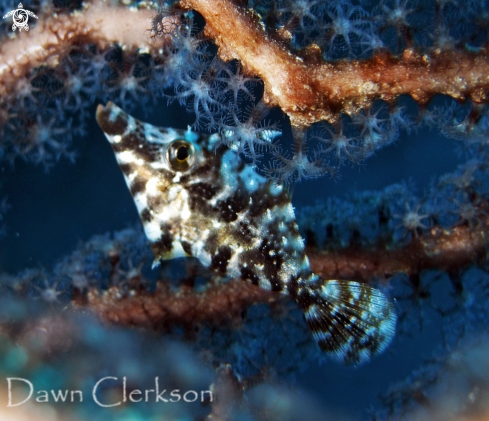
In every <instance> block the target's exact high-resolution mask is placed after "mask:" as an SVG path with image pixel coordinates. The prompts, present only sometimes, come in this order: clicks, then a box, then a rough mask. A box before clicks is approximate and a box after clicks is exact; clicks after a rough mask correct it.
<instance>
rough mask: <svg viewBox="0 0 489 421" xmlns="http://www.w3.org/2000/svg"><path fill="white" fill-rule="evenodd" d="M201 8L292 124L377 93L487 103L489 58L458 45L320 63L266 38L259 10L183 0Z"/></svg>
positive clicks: (327, 116) (212, 30)
mask: <svg viewBox="0 0 489 421" xmlns="http://www.w3.org/2000/svg"><path fill="white" fill-rule="evenodd" d="M183 5H184V6H186V7H189V8H193V9H195V10H197V11H198V12H199V13H201V14H202V15H203V16H204V18H205V20H206V34H207V35H208V36H209V37H211V38H212V39H213V40H214V41H215V42H216V44H217V45H218V47H219V55H220V57H221V58H222V59H223V60H229V59H238V60H240V62H241V63H242V65H243V67H244V69H245V70H246V72H248V73H250V74H252V75H255V76H259V77H260V78H261V79H263V82H264V84H265V94H264V99H265V101H266V102H267V103H268V104H269V105H270V106H279V107H280V108H281V109H282V111H284V112H285V113H286V114H287V115H288V116H289V118H290V120H291V123H292V124H293V125H294V126H296V127H303V126H309V125H311V124H313V123H315V122H317V121H321V120H327V121H329V122H330V123H332V122H335V121H338V118H339V116H340V112H341V111H344V112H346V113H348V114H350V115H351V114H355V113H357V112H358V111H359V110H360V109H362V108H365V107H367V106H368V105H370V104H371V103H372V102H373V101H374V100H375V99H383V100H385V101H387V102H389V103H393V101H395V100H396V99H397V98H398V97H399V96H400V95H403V94H407V95H411V96H412V97H413V98H414V99H415V100H416V101H418V102H419V103H420V104H426V103H427V102H428V101H429V100H430V99H431V98H432V97H433V95H435V94H446V95H450V96H452V97H453V98H455V99H457V100H460V101H463V100H466V99H469V98H470V99H472V101H474V102H475V103H486V102H487V101H488V99H489V98H488V96H487V92H488V88H489V56H488V54H487V50H486V49H483V50H482V51H479V52H477V53H470V52H467V51H458V50H445V51H440V50H434V51H433V52H432V53H430V54H422V53H419V52H417V51H415V50H413V49H406V50H405V51H404V54H403V55H402V57H400V58H396V57H394V56H392V55H391V54H390V53H378V54H376V55H375V56H374V57H372V58H371V59H368V60H361V61H358V60H351V61H338V62H335V63H324V62H322V60H321V57H320V52H319V49H315V48H313V47H311V48H310V49H309V51H307V52H305V53H304V54H303V57H299V56H297V55H295V54H293V53H292V52H291V51H290V50H289V49H288V48H287V47H285V45H284V44H283V43H282V42H281V41H279V40H277V39H273V38H271V36H270V35H269V34H267V32H266V31H265V29H264V28H263V26H262V25H261V24H260V22H259V21H258V19H257V17H256V15H254V14H252V13H251V12H250V11H248V10H246V9H243V8H241V7H239V6H237V5H235V4H233V3H232V2H231V1H229V0H186V1H185V2H183Z"/></svg>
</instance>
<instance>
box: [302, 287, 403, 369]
mask: <svg viewBox="0 0 489 421" xmlns="http://www.w3.org/2000/svg"><path fill="white" fill-rule="evenodd" d="M299 302H301V303H302V307H303V309H304V313H305V317H306V321H307V323H308V325H309V327H310V328H311V330H312V333H313V335H314V338H315V339H316V341H317V343H318V345H319V347H320V348H321V349H322V350H323V351H324V352H326V353H327V354H330V356H331V357H333V358H334V359H336V360H339V361H342V362H344V363H346V364H352V365H360V364H363V363H364V362H366V361H368V360H370V359H371V358H372V357H373V356H374V355H377V354H380V353H382V352H383V351H384V350H385V349H386V348H387V346H388V345H389V343H390V342H391V340H392V338H393V337H394V334H395V330H396V319H397V316H396V313H395V309H394V305H393V303H392V302H391V301H390V300H389V299H388V298H387V296H386V295H385V294H383V293H382V292H381V291H379V290H378V289H375V288H373V287H371V286H370V285H367V284H362V283H359V282H353V281H338V280H329V281H323V283H322V285H321V286H320V287H319V288H315V289H312V290H310V291H309V292H308V294H307V299H302V300H299Z"/></svg>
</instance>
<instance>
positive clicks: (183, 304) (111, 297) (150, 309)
mask: <svg viewBox="0 0 489 421" xmlns="http://www.w3.org/2000/svg"><path fill="white" fill-rule="evenodd" d="M280 299H283V297H281V296H280V295H279V294H275V293H273V292H270V291H266V290H264V289H262V288H257V287H255V286H253V285H249V284H247V283H244V282H241V281H231V282H229V283H226V284H218V285H214V286H211V287H209V288H208V289H206V290H205V291H204V292H202V293H197V292H196V291H195V289H193V288H191V287H182V288H181V289H180V290H179V291H178V292H174V291H171V288H170V286H169V285H168V283H167V282H160V283H158V287H157V289H156V291H155V292H154V293H147V292H140V293H136V292H135V291H133V292H132V294H131V295H128V296H121V293H120V290H119V288H117V287H112V288H110V289H109V290H107V291H103V292H101V291H100V290H97V289H93V290H91V291H90V292H89V293H88V294H87V296H86V298H85V297H81V296H80V297H78V298H75V300H74V304H75V306H77V307H85V306H86V307H88V308H90V309H91V310H92V311H94V312H95V313H96V314H97V315H99V316H100V317H101V318H102V319H104V320H106V321H108V322H111V323H115V324H120V325H129V326H137V327H144V328H150V329H153V330H157V331H171V330H172V328H175V327H176V326H179V327H183V328H184V329H185V330H186V331H187V332H192V331H194V330H195V329H196V328H197V327H198V326H200V325H202V324H203V323H204V324H206V323H207V324H212V325H214V326H219V325H223V324H228V323H236V321H237V320H239V319H240V317H241V315H242V313H243V311H244V310H246V309H247V308H248V307H249V306H251V305H252V304H257V303H268V304H272V303H274V302H277V301H279V300H280Z"/></svg>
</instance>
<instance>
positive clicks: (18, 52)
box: [0, 1, 161, 96]
mask: <svg viewBox="0 0 489 421" xmlns="http://www.w3.org/2000/svg"><path fill="white" fill-rule="evenodd" d="M153 15H154V12H153V11H151V10H149V9H141V10H136V9H129V8H127V7H117V6H113V5H111V4H110V3H109V2H104V1H99V2H94V3H89V4H88V5H87V7H86V10H85V11H83V13H77V12H74V13H73V14H71V15H67V14H55V13H53V11H52V10H49V9H48V10H46V11H44V12H43V14H42V15H41V18H40V19H39V22H38V23H37V25H36V26H35V27H34V28H33V29H31V31H30V32H28V33H21V34H19V35H17V37H15V38H12V39H9V40H5V41H4V42H3V43H2V45H1V47H0V56H1V57H2V63H1V64H0V96H5V95H7V94H10V93H12V92H14V91H16V90H19V89H20V86H19V85H20V84H21V83H23V77H24V76H25V75H27V74H29V72H30V71H32V70H33V69H34V68H36V67H38V66H41V65H48V66H51V67H56V66H57V64H58V62H59V58H60V56H61V55H62V54H63V53H65V52H66V51H67V49H68V47H69V46H70V45H72V44H75V43H79V44H95V45H98V46H99V47H100V48H102V49H103V48H107V47H108V46H109V45H110V44H113V43H119V44H120V45H121V46H124V47H125V48H127V49H131V50H132V49H137V48H139V49H144V50H146V51H148V52H151V53H157V51H158V48H160V47H161V44H160V43H158V46H157V45H156V44H155V43H152V42H151V40H150V39H149V38H148V33H147V30H148V28H149V27H150V21H151V18H152V16H153Z"/></svg>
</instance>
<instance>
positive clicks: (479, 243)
mask: <svg viewBox="0 0 489 421" xmlns="http://www.w3.org/2000/svg"><path fill="white" fill-rule="evenodd" d="M486 212H487V210H486ZM488 230H489V215H488V214H487V213H485V214H484V215H483V216H482V217H481V218H480V220H479V223H478V224H477V225H474V226H471V225H469V224H466V225H460V226H456V227H454V228H451V229H443V228H440V227H439V226H435V227H433V228H432V229H431V230H430V231H429V232H428V233H426V234H423V235H420V236H418V237H414V236H413V238H412V240H411V241H410V242H409V243H408V244H407V245H405V246H404V247H402V248H399V249H394V250H389V249H388V248H387V247H381V248H376V249H367V250H365V249H359V248H358V247H349V248H345V249H342V250H331V251H327V250H324V251H319V250H312V249H309V250H308V256H309V260H310V262H311V267H312V269H313V271H314V272H315V273H317V274H318V275H320V276H322V277H323V278H325V279H354V280H357V281H363V282H368V281H369V280H372V279H373V278H377V279H388V278H390V277H391V276H392V275H394V274H396V273H405V274H406V275H407V276H409V277H413V276H417V275H419V274H420V273H421V272H422V271H423V270H427V269H439V270H442V271H446V272H448V273H455V272H457V271H460V270H462V269H463V268H465V267H467V266H469V265H470V264H474V263H478V262H480V261H481V260H483V259H485V257H486V253H487V249H488V247H489V238H488V236H487V232H488Z"/></svg>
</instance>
